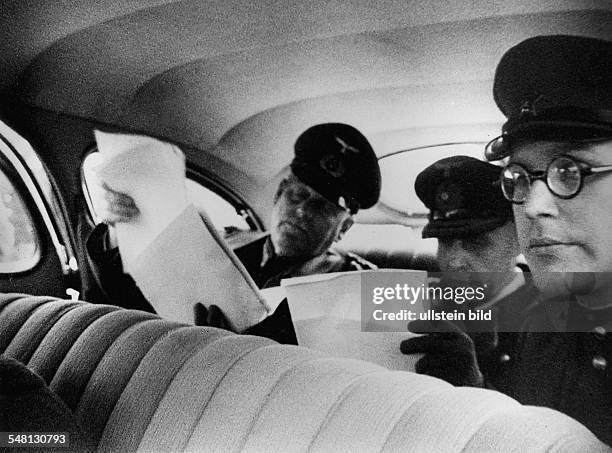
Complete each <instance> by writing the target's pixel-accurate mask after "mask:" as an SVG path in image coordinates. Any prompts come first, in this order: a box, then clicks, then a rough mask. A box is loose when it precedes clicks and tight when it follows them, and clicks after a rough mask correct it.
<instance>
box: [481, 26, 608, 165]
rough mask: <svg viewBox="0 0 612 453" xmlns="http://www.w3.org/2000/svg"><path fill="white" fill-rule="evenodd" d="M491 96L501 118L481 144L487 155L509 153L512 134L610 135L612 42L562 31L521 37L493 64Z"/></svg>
mask: <svg viewBox="0 0 612 453" xmlns="http://www.w3.org/2000/svg"><path fill="white" fill-rule="evenodd" d="M493 97H494V98H495V102H496V104H497V106H498V107H499V109H500V110H501V111H502V113H503V114H504V115H505V116H506V118H507V122H506V123H505V124H504V125H503V127H502V135H501V136H500V137H498V138H496V139H494V140H493V141H491V142H490V143H489V145H487V150H486V157H487V159H488V160H498V159H502V158H504V157H506V156H508V155H510V154H511V153H512V148H513V143H514V142H515V140H516V139H522V138H527V139H537V140H550V141H593V140H606V139H612V42H611V41H605V40H601V39H594V38H587V37H582V36H568V35H550V36H536V37H534V38H530V39H527V40H525V41H523V42H521V43H519V44H517V45H516V46H514V47H512V48H511V49H509V50H508V51H507V52H506V53H505V54H504V56H503V57H502V59H501V60H500V62H499V64H498V65H497V70H496V71H495V81H494V85H493Z"/></svg>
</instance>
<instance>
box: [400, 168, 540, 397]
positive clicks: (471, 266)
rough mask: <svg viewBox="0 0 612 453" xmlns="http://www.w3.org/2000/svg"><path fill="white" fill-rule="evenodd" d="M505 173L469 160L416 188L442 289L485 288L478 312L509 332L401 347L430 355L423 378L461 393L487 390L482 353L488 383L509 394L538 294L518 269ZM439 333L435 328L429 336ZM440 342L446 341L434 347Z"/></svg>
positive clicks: (437, 171)
mask: <svg viewBox="0 0 612 453" xmlns="http://www.w3.org/2000/svg"><path fill="white" fill-rule="evenodd" d="M500 173H501V168H500V167H498V166H496V165H493V164H490V163H487V162H483V161H480V160H478V159H475V158H473V157H469V156H453V157H449V158H446V159H442V160H439V161H438V162H435V163H434V164H433V165H431V166H429V167H428V168H426V169H425V170H423V171H422V172H421V173H420V174H419V175H418V176H417V178H416V181H415V190H416V193H417V195H418V197H419V198H420V199H421V201H422V202H423V203H424V204H425V206H427V208H429V210H430V213H429V222H428V223H427V225H426V226H425V228H424V229H423V237H424V238H430V237H435V238H437V239H438V249H437V260H438V263H439V266H440V270H441V271H442V275H441V281H440V285H441V286H442V287H444V286H450V285H455V284H457V285H460V286H465V285H466V284H469V285H470V286H477V287H483V288H486V298H485V300H483V301H481V302H479V304H480V305H481V308H482V309H491V310H492V312H493V313H494V316H495V323H496V325H497V328H498V329H499V330H500V331H502V332H503V333H499V335H497V334H496V329H495V327H494V326H493V325H491V326H489V327H487V328H485V329H484V330H485V332H483V334H482V335H481V334H474V335H472V338H469V337H468V336H467V335H465V334H463V333H462V332H459V331H458V330H457V332H454V333H452V334H451V333H450V332H447V333H446V334H444V335H442V336H440V332H438V333H437V334H436V335H435V336H432V337H431V338H429V339H427V340H426V342H424V341H423V337H420V339H419V338H413V339H409V340H406V341H404V342H403V343H402V345H401V349H402V351H403V352H404V353H426V356H425V357H424V358H423V359H422V360H420V361H419V362H418V363H417V371H418V372H420V373H423V374H430V375H434V376H436V377H439V378H442V379H445V380H447V381H449V382H451V383H452V384H455V385H467V384H472V385H474V384H479V383H481V381H482V375H481V370H479V369H478V366H477V364H476V361H475V357H474V353H476V352H478V362H479V363H480V365H481V368H482V373H484V374H485V377H486V379H487V382H488V383H489V384H491V383H494V384H496V385H497V386H503V382H504V376H505V374H507V373H508V367H509V366H510V363H509V360H508V359H507V358H508V357H510V356H511V355H512V354H513V349H514V348H515V347H516V345H515V342H516V337H517V334H516V333H511V332H512V331H514V332H515V331H517V330H518V328H519V327H520V324H521V323H522V322H523V321H524V312H525V310H526V308H527V305H528V304H529V302H530V299H531V298H532V297H533V294H534V288H533V285H532V284H531V283H530V281H529V279H528V278H525V276H524V275H523V273H522V272H517V270H518V269H516V268H515V266H516V257H517V255H518V243H517V238H516V231H515V227H514V221H513V218H512V206H511V204H510V203H509V202H508V201H507V200H505V199H504V197H503V195H502V193H501V190H500V184H499V180H500ZM457 273H461V274H457ZM453 305H454V304H453ZM442 308H449V307H447V306H444V307H442ZM450 308H462V307H457V306H453V307H450ZM468 308H473V306H472V307H468ZM411 327H412V326H411ZM411 327H409V328H411ZM430 327H432V326H430ZM436 327H440V326H436ZM435 330H436V329H433V328H430V329H429V330H428V332H433V331H435ZM437 337H440V338H441V339H442V340H443V341H434V340H435V339H436V338H437ZM447 337H448V338H447ZM497 337H498V338H497ZM446 346H448V348H447V349H445V347H446ZM460 347H463V348H466V349H467V350H466V351H465V352H466V353H462V354H460V355H461V356H462V357H465V358H466V360H465V362H464V363H462V365H461V366H456V360H449V356H454V357H456V356H458V354H457V352H458V351H457V348H460Z"/></svg>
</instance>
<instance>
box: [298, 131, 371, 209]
mask: <svg viewBox="0 0 612 453" xmlns="http://www.w3.org/2000/svg"><path fill="white" fill-rule="evenodd" d="M294 149H295V158H294V159H293V161H292V162H291V171H292V172H293V173H294V174H295V175H296V176H297V177H298V178H299V179H300V180H301V181H302V182H303V183H305V184H307V185H308V186H310V187H312V188H313V189H314V190H316V191H317V192H319V193H320V194H321V195H323V196H324V197H325V198H327V199H328V200H330V201H332V202H333V203H336V204H338V205H339V206H342V207H344V208H347V209H349V210H350V211H351V212H352V213H354V212H357V211H358V210H359V209H366V208H370V207H372V206H374V205H375V204H376V202H377V201H378V198H379V196H380V168H379V166H378V159H377V157H376V154H375V153H374V150H373V149H372V146H371V145H370V143H369V142H368V140H367V139H366V138H365V137H364V135H363V134H362V133H361V132H359V131H358V130H357V129H355V128H354V127H352V126H349V125H348V124H342V123H325V124H317V125H316V126H312V127H311V128H309V129H307V130H306V131H305V132H303V133H302V134H301V135H300V136H299V137H298V139H297V141H296V142H295V147H294Z"/></svg>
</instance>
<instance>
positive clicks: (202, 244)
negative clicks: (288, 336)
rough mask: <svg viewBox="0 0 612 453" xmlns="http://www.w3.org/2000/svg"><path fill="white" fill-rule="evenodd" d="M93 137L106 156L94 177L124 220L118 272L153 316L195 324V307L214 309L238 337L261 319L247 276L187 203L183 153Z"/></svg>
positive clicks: (135, 140)
mask: <svg viewBox="0 0 612 453" xmlns="http://www.w3.org/2000/svg"><path fill="white" fill-rule="evenodd" d="M95 135H96V140H97V142H98V149H99V150H100V152H101V153H102V155H103V157H104V161H103V162H102V163H101V164H100V166H99V167H98V168H97V174H98V177H99V179H100V181H101V182H102V183H103V184H105V185H106V186H107V188H108V190H107V192H108V195H107V196H108V197H111V199H114V201H117V200H119V201H118V206H115V208H114V209H115V211H116V212H114V215H115V218H116V219H120V220H122V221H121V222H119V221H118V222H117V223H116V225H115V228H116V233H117V240H118V243H119V250H120V252H121V257H122V262H123V268H124V270H125V271H126V272H128V273H130V274H131V275H132V277H133V278H134V280H135V281H136V283H137V285H138V287H139V288H140V290H141V291H142V293H143V294H144V296H145V297H146V298H147V300H148V301H149V302H150V303H151V305H152V306H153V307H154V308H155V310H156V311H157V313H158V314H159V315H160V316H162V317H165V318H168V319H173V320H177V321H180V322H187V323H190V324H192V323H193V316H194V314H193V313H194V312H193V307H194V305H195V304H196V303H203V304H204V305H206V306H208V305H211V304H215V305H217V306H219V308H220V309H221V310H222V311H223V312H224V313H225V314H226V315H227V318H228V320H229V322H230V324H231V328H232V329H233V330H236V331H238V332H240V331H243V330H245V329H247V328H248V327H250V326H251V325H253V324H256V323H257V322H259V321H260V320H261V319H262V318H263V317H265V316H266V314H267V306H266V303H265V300H264V298H263V296H261V294H260V293H259V291H258V289H257V286H256V285H255V283H254V282H253V280H252V279H251V277H250V276H249V275H248V273H247V272H246V270H245V269H244V267H243V266H242V264H241V263H240V261H239V260H238V258H237V257H236V256H235V255H234V253H233V252H232V251H231V250H230V249H229V248H228V247H227V245H226V244H225V243H224V242H223V239H222V238H220V237H219V235H218V233H217V231H216V230H215V229H214V226H213V225H212V222H211V221H210V219H208V217H207V215H206V213H205V212H197V211H196V209H195V207H194V206H193V205H192V204H190V203H189V202H188V201H187V193H186V189H185V158H184V156H183V153H182V152H181V151H180V150H179V149H178V148H177V147H176V146H174V145H172V144H169V143H165V142H161V141H159V140H157V139H154V138H151V137H143V136H137V135H126V134H110V133H104V132H99V131H96V132H95ZM130 200H131V202H133V204H134V206H132V205H131V202H130ZM110 201H113V200H110ZM133 207H134V208H136V209H137V210H138V215H137V216H133V215H132V214H133V209H132V208H133ZM122 216H124V217H126V218H122ZM125 220H127V222H126V221H125Z"/></svg>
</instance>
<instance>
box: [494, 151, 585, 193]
mask: <svg viewBox="0 0 612 453" xmlns="http://www.w3.org/2000/svg"><path fill="white" fill-rule="evenodd" d="M533 179H540V178H535V175H533V176H532V175H530V174H529V172H528V171H527V170H526V169H525V168H523V167H522V166H521V165H518V164H510V165H508V166H507V167H506V168H505V169H504V171H503V173H502V191H503V193H504V196H505V197H506V198H507V199H508V200H509V201H512V202H514V203H522V202H524V201H525V200H526V199H527V196H528V195H529V190H530V188H531V183H532V180H533ZM581 182H582V174H581V172H580V168H579V166H578V163H577V162H575V161H574V160H573V159H570V158H569V157H565V156H561V157H558V158H556V159H553V160H552V161H551V162H550V164H549V165H548V168H547V169H546V185H547V186H548V188H549V190H550V191H551V192H552V193H553V194H555V195H557V196H559V197H561V198H568V197H572V196H574V195H576V194H577V193H578V191H579V190H580V186H581Z"/></svg>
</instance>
